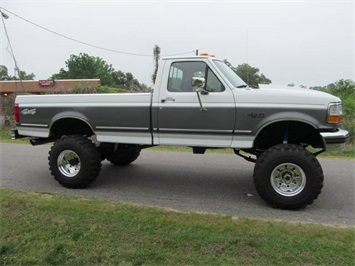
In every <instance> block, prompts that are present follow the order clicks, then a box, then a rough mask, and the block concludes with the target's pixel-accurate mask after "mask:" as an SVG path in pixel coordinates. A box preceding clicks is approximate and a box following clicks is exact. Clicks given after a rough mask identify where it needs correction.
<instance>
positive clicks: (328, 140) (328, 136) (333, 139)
mask: <svg viewBox="0 0 355 266" xmlns="http://www.w3.org/2000/svg"><path fill="white" fill-rule="evenodd" d="M320 135H321V136H322V138H323V141H324V147H325V150H327V151H331V150H340V149H344V148H345V143H346V142H347V140H348V139H349V132H348V131H346V130H343V129H338V131H335V132H321V133H320Z"/></svg>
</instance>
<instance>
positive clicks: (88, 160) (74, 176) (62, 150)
mask: <svg viewBox="0 0 355 266" xmlns="http://www.w3.org/2000/svg"><path fill="white" fill-rule="evenodd" d="M48 160H49V170H50V171H51V174H52V175H53V176H54V178H55V180H57V181H58V182H59V183H60V184H61V185H62V186H64V187H68V188H82V187H85V186H87V185H89V184H90V183H91V182H92V181H94V180H95V178H96V177H97V176H98V175H99V173H100V170H101V157H100V153H99V152H98V151H97V149H96V147H95V145H94V144H93V143H92V142H91V141H90V140H88V139H87V138H86V137H82V136H76V135H70V136H63V137H62V138H60V139H58V140H57V141H56V142H55V143H54V145H53V146H52V148H51V150H50V151H49V157H48Z"/></svg>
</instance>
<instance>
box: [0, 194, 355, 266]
mask: <svg viewBox="0 0 355 266" xmlns="http://www.w3.org/2000/svg"><path fill="white" fill-rule="evenodd" d="M0 211H1V216H0V222H1V223H0V224H1V238H0V239H1V242H0V265H49V264H53V265H108V264H116V265H142V264H144V265H238V264H239V265H246V264H248V265H300V264H305V265H326V264H328V265H354V261H355V247H354V241H355V236H354V228H341V227H339V228H337V227H331V226H325V225H319V224H303V223H288V222H278V221H262V220H254V219H246V218H233V217H231V216H220V215H213V214H196V213H182V212H175V211H169V210H163V209H157V208H149V207H141V206H133V205H128V204H121V203H117V202H110V201H103V200H97V199H88V198H78V197H68V196H61V195H56V194H51V193H36V192H25V191H17V190H10V189H1V190H0ZM295 215H297V212H295Z"/></svg>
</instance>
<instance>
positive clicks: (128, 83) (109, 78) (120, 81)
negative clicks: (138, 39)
mask: <svg viewBox="0 0 355 266" xmlns="http://www.w3.org/2000/svg"><path fill="white" fill-rule="evenodd" d="M65 64H66V66H67V70H66V69H64V68H61V69H60V70H59V72H58V73H56V74H53V75H52V76H51V77H50V79H93V78H98V79H100V80H101V85H102V86H103V87H105V86H108V87H114V88H119V89H121V90H126V91H127V90H130V91H132V92H133V91H135V92H140V91H142V90H143V89H147V88H146V87H142V86H141V84H140V83H139V82H138V80H137V79H135V78H134V76H133V74H132V73H129V72H127V73H124V72H122V71H120V70H118V71H116V70H115V69H114V68H113V67H112V65H109V64H108V63H107V62H106V61H105V60H103V59H102V58H99V57H95V56H90V55H88V54H85V53H80V54H79V55H71V56H70V58H69V59H68V60H67V61H65ZM148 90H149V89H147V91H148ZM98 91H99V92H107V90H98Z"/></svg>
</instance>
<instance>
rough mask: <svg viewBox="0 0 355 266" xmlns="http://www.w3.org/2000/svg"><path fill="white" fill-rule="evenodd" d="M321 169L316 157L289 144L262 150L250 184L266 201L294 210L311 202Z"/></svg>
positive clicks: (319, 183)
mask: <svg viewBox="0 0 355 266" xmlns="http://www.w3.org/2000/svg"><path fill="white" fill-rule="evenodd" d="M323 179H324V176H323V171H322V167H321V166H320V164H319V162H318V160H317V159H316V157H315V156H314V155H313V154H311V153H310V152H309V151H307V150H305V149H304V148H302V147H300V146H297V145H293V144H280V145H276V146H274V147H271V148H270V149H268V150H266V151H265V152H264V153H263V154H261V155H260V157H259V158H258V160H257V162H256V165H255V168H254V185H255V188H256V190H257V191H258V193H259V195H260V196H261V197H262V198H263V199H264V200H265V201H266V202H267V203H269V204H270V205H272V206H274V207H277V208H281V209H290V210H296V209H300V208H303V207H305V206H306V205H309V204H312V203H313V201H314V200H315V199H317V198H318V195H319V194H320V193H321V189H322V187H323Z"/></svg>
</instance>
